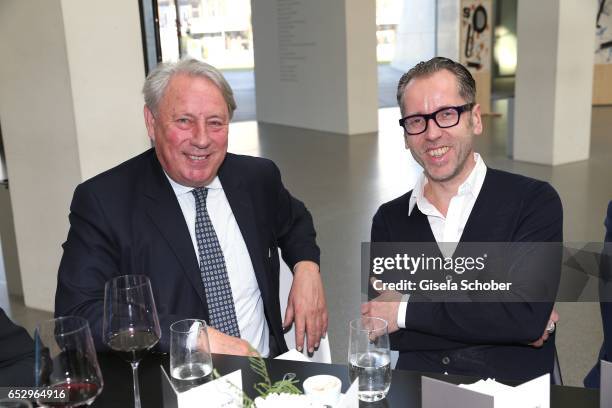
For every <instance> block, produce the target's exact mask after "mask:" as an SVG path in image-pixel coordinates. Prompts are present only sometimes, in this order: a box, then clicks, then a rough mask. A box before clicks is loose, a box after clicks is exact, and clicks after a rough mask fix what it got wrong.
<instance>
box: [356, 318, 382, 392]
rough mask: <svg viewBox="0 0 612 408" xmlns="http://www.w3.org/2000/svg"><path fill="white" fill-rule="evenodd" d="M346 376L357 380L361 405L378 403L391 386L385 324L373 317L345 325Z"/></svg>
mask: <svg viewBox="0 0 612 408" xmlns="http://www.w3.org/2000/svg"><path fill="white" fill-rule="evenodd" d="M349 327H350V334H349V350H348V361H349V376H350V378H351V381H355V379H357V378H358V379H359V381H358V384H359V387H358V392H357V394H358V397H359V399H360V400H361V401H366V402H373V401H379V400H381V399H383V398H385V397H386V396H387V393H388V392H389V387H390V386H391V358H390V352H389V333H388V331H387V321H386V320H383V319H379V318H377V317H361V318H359V319H355V320H351V322H350V323H349Z"/></svg>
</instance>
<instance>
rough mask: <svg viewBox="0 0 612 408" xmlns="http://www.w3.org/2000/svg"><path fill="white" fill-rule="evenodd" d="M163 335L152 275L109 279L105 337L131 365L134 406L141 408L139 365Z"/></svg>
mask: <svg viewBox="0 0 612 408" xmlns="http://www.w3.org/2000/svg"><path fill="white" fill-rule="evenodd" d="M160 337H161V331H160V329H159V319H158V317H157V310H156V309H155V301H154V300H153V291H152V290H151V282H149V278H147V277H146V276H144V275H123V276H119V277H116V278H114V279H112V280H110V281H108V282H106V285H105V287H104V321H103V326H102V339H103V341H104V342H105V343H106V344H107V345H108V346H109V347H110V348H111V349H112V350H114V351H115V352H116V353H118V354H119V355H120V356H121V357H122V358H123V359H124V360H126V361H127V362H129V363H130V364H131V366H132V376H133V380H134V407H135V408H140V385H139V382H138V364H139V363H140V360H141V359H142V358H143V357H144V355H145V353H146V352H147V351H148V350H149V349H150V348H152V347H153V346H155V345H156V344H157V342H158V341H159V338H160Z"/></svg>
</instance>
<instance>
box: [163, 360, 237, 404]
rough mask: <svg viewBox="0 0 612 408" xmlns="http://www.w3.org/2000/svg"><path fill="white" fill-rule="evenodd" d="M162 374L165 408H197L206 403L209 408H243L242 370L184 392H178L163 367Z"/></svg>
mask: <svg viewBox="0 0 612 408" xmlns="http://www.w3.org/2000/svg"><path fill="white" fill-rule="evenodd" d="M161 372H162V389H163V395H164V408H189V407H197V406H201V405H202V404H203V403H204V401H205V405H206V406H207V407H216V408H222V407H223V408H242V371H241V370H236V371H234V372H232V373H230V374H227V375H224V376H223V377H220V378H217V379H216V380H212V381H209V382H207V383H205V384H202V385H199V386H197V387H194V388H191V389H189V390H187V391H183V392H178V391H177V389H176V387H175V385H174V383H173V382H172V380H171V379H170V377H169V376H168V374H167V373H166V370H164V368H163V367H162V368H161Z"/></svg>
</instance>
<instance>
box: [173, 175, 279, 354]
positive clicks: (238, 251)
mask: <svg viewBox="0 0 612 408" xmlns="http://www.w3.org/2000/svg"><path fill="white" fill-rule="evenodd" d="M166 177H168V175H167V174H166ZM168 181H170V185H171V186H172V189H173V190H174V193H175V194H176V199H177V200H178V203H179V205H180V207H181V210H182V212H183V216H184V217H185V222H186V223H187V228H188V229H189V235H190V236H191V241H192V243H193V249H194V251H195V253H196V257H197V258H198V262H199V261H200V259H199V258H200V257H199V256H198V254H199V251H198V242H197V240H196V235H195V219H196V203H195V197H194V196H193V193H192V192H191V191H192V190H193V188H192V187H186V186H183V185H181V184H178V183H176V182H175V181H174V180H172V179H171V178H170V177H168ZM206 187H207V188H208V195H207V197H206V209H207V210H208V215H209V216H210V220H211V222H212V224H213V227H214V228H215V232H216V233H217V238H218V239H219V244H220V245H221V250H222V251H223V257H224V258H225V266H226V268H227V274H228V277H229V282H230V286H231V288H232V297H233V298H234V306H235V308H236V317H237V319H238V327H239V328H240V337H241V338H243V339H244V340H246V341H248V342H249V343H250V344H251V345H252V346H253V347H255V348H256V349H257V351H259V353H260V354H261V355H262V356H263V357H267V356H268V354H269V352H270V343H269V342H270V338H269V337H270V331H269V329H268V323H267V322H266V318H265V315H264V306H263V299H262V298H261V292H260V291H259V285H258V284H257V279H256V278H255V271H254V270H253V264H252V263H251V257H250V256H249V252H248V250H247V247H246V243H245V242H244V238H243V237H242V233H241V232H240V228H239V227H238V223H237V222H236V218H235V217H234V214H233V213H232V209H231V207H230V205H229V202H228V201H227V197H226V196H225V192H224V191H223V186H222V185H221V180H219V177H215V178H214V180H213V181H212V182H211V183H210V184H209V185H207V186H206ZM192 317H196V316H192Z"/></svg>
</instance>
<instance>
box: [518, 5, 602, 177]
mask: <svg viewBox="0 0 612 408" xmlns="http://www.w3.org/2000/svg"><path fill="white" fill-rule="evenodd" d="M596 14H597V2H596V1H594V0H593V1H591V0H589V1H584V0H539V1H531V0H520V1H519V2H518V21H517V37H518V39H517V42H518V57H517V58H518V61H517V72H516V85H515V94H516V105H515V117H514V158H515V159H516V160H523V161H528V162H533V163H541V164H549V165H556V164H563V163H569V162H574V161H579V160H586V159H588V157H589V144H590V135H591V102H592V99H591V97H592V86H593V61H594V50H593V42H594V40H593V39H594V38H595V18H596Z"/></svg>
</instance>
